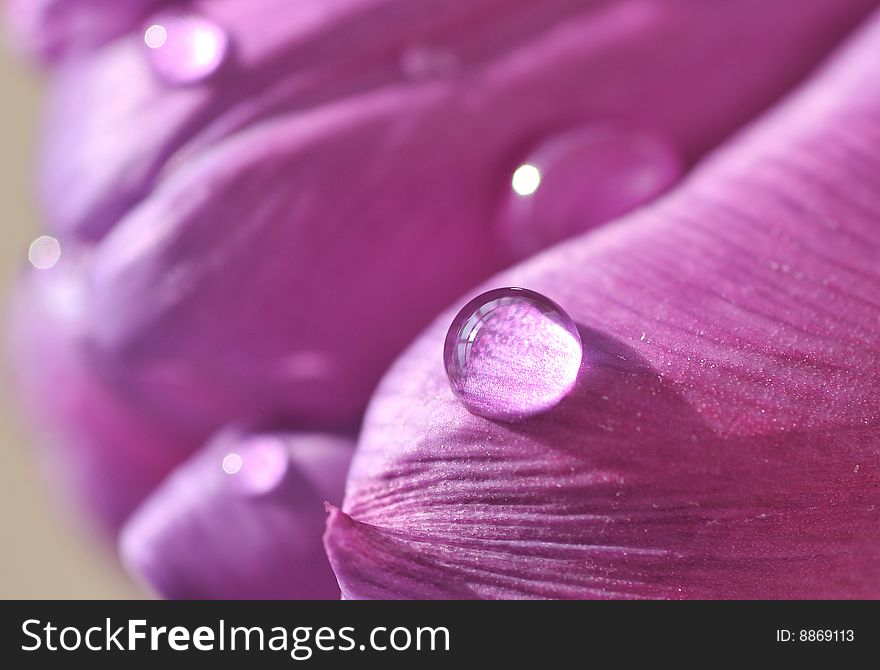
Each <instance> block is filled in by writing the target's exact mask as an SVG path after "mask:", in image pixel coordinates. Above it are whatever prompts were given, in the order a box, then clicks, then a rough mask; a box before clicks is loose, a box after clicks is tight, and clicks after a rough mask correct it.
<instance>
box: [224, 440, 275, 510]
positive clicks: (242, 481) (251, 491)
mask: <svg viewBox="0 0 880 670" xmlns="http://www.w3.org/2000/svg"><path fill="white" fill-rule="evenodd" d="M289 463H290V459H289V457H288V453H287V449H286V447H285V445H284V443H283V442H282V441H281V440H278V439H277V438H274V437H271V436H255V437H252V438H250V439H248V441H247V442H245V443H244V444H242V445H241V446H240V447H239V448H238V449H237V450H236V451H234V452H232V453H229V454H226V456H224V457H223V462H222V468H223V472H225V473H226V474H227V475H235V479H234V486H235V487H236V489H237V490H239V491H241V492H242V493H244V494H247V495H261V494H264V493H269V492H270V491H273V490H275V489H276V488H278V486H279V485H280V484H281V483H282V482H283V481H284V479H285V477H286V475H287V470H288V466H289Z"/></svg>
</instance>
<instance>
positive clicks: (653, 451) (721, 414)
mask: <svg viewBox="0 0 880 670" xmlns="http://www.w3.org/2000/svg"><path fill="white" fill-rule="evenodd" d="M878 53H880V14H878V15H876V16H875V17H874V18H873V19H871V20H870V21H868V22H867V23H866V25H865V26H864V28H863V29H862V30H861V31H860V32H859V34H858V35H856V36H855V37H854V38H853V41H852V42H851V43H849V44H847V45H846V46H845V48H843V49H842V51H840V52H839V53H837V54H836V55H835V57H834V58H833V60H832V62H831V63H830V64H829V65H828V66H827V67H825V68H823V69H822V70H821V72H820V73H819V74H817V75H816V76H815V77H814V78H813V79H812V80H811V81H810V83H809V84H808V85H807V86H806V87H805V88H803V89H802V90H800V91H798V92H797V93H796V94H794V95H793V96H792V97H790V99H788V100H787V101H786V102H785V103H784V104H782V105H781V106H780V107H779V108H778V109H776V110H774V111H773V112H772V113H771V114H769V115H768V116H766V117H765V118H762V119H761V120H760V121H758V122H756V123H755V124H754V125H753V126H751V127H750V128H749V129H748V130H746V131H745V132H743V133H741V134H739V135H738V136H737V137H735V138H733V139H732V140H731V141H730V142H728V143H727V144H725V146H724V147H722V148H721V149H720V150H719V151H718V152H716V153H715V154H713V155H712V156H711V157H709V158H707V159H706V160H705V161H704V162H703V163H702V164H701V165H700V166H699V168H698V169H697V170H695V172H694V173H693V174H692V175H691V177H690V178H689V179H688V180H687V181H686V182H685V183H683V184H682V185H681V186H680V187H678V188H676V189H675V190H674V191H673V192H672V193H671V194H669V195H668V196H667V197H665V198H663V199H661V200H659V201H658V202H656V203H655V204H653V205H651V206H649V207H646V208H644V209H643V210H641V211H639V212H637V213H634V214H632V215H631V216H629V217H625V218H623V219H620V220H618V221H615V222H614V223H612V224H609V225H608V226H607V227H605V228H603V229H602V230H601V231H597V232H596V233H594V234H588V235H584V236H582V237H580V238H577V239H576V240H574V241H572V242H570V243H568V244H565V245H562V246H559V247H556V248H554V249H552V250H551V251H548V252H546V253H544V254H541V255H539V256H537V257H535V258H534V259H532V260H530V261H528V262H526V263H524V264H522V265H519V266H516V267H515V268H513V269H511V270H510V271H508V272H505V273H504V274H502V275H500V276H497V277H495V278H493V279H491V280H490V281H489V282H488V283H487V284H486V285H485V287H484V288H490V287H497V286H510V285H512V286H524V287H528V288H530V289H533V290H535V291H538V292H539V293H541V294H544V295H546V296H548V297H550V298H552V299H553V300H554V301H556V303H558V304H559V305H560V306H561V308H562V309H564V310H565V311H566V312H567V314H568V315H569V316H570V317H571V318H572V319H573V320H574V321H575V323H576V324H577V325H578V327H579V329H580V334H581V338H582V341H583V352H584V363H583V366H582V369H581V373H580V378H579V386H578V387H577V388H576V389H575V390H574V391H573V392H572V393H571V395H569V396H567V397H566V398H565V399H564V400H562V401H561V403H559V404H558V405H557V406H556V407H555V408H553V409H550V410H548V411H546V412H544V413H542V414H539V415H538V416H534V417H531V418H529V419H527V420H525V421H521V422H516V423H513V422H505V421H497V420H490V419H487V418H483V417H481V416H476V415H474V414H471V413H469V412H468V410H467V409H466V408H465V406H464V405H463V404H462V403H461V402H460V401H459V399H458V398H457V397H456V396H455V395H454V394H453V393H452V391H451V390H450V389H449V384H448V381H447V379H446V374H445V372H444V367H443V363H442V358H441V355H440V351H441V349H442V343H443V338H444V336H445V335H446V329H447V328H448V326H449V324H450V322H451V321H452V317H453V315H454V312H449V313H446V314H443V315H442V316H440V317H438V319H437V320H436V321H435V322H434V324H433V325H432V326H431V327H430V328H429V329H428V330H427V332H426V333H425V334H424V335H423V336H422V337H421V338H419V339H418V341H417V342H416V343H415V344H414V345H413V346H412V347H411V348H410V349H409V351H408V352H407V353H406V354H405V355H404V356H403V357H402V358H401V359H400V360H399V361H398V362H397V363H396V364H395V365H394V367H393V368H392V369H391V371H390V372H389V374H388V375H387V376H386V378H385V379H384V381H383V382H382V384H381V386H380V389H379V391H378V392H377V394H376V396H375V398H374V400H373V403H372V405H371V407H370V409H369V411H368V415H367V420H366V424H365V427H364V430H363V434H362V437H361V440H360V444H359V447H358V452H357V455H356V457H355V460H354V462H353V464H352V469H351V472H350V475H349V481H348V489H347V495H346V500H345V505H344V507H343V509H344V510H345V512H342V511H340V510H334V511H333V512H332V513H331V517H330V521H329V526H328V531H327V535H326V546H327V550H328V553H329V556H330V559H331V562H332V564H333V567H334V570H335V571H336V574H337V577H338V578H339V582H340V585H341V588H342V593H343V595H344V596H345V597H346V598H513V597H518V598H519V597H522V598H644V597H650V598H877V597H880V576H878V573H877V569H876V566H877V561H878V559H880V530H878V529H880V526H878V519H880V468H878V466H877V464H878V455H880V391H878V389H880V304H878V297H880V264H878V258H880V225H878V224H880V181H878V175H880V60H878V58H877V54H878ZM473 292H474V293H479V292H480V289H475V290H474V291H473ZM486 327H491V324H490V325H487V326H486ZM504 327H506V326H504ZM519 327H520V328H521V329H522V330H523V332H524V333H527V332H528V330H527V329H528V324H527V323H525V322H524V323H523V324H522V325H521V326H519ZM517 332H518V331H517V327H516V324H514V327H511V328H507V330H505V331H504V335H505V336H506V337H507V338H508V340H509V339H515V338H516V337H517ZM520 336H521V337H523V336H524V335H520ZM530 346H531V350H532V351H537V352H538V353H539V354H540V353H541V352H542V350H541V347H542V346H547V347H550V346H553V344H552V342H549V343H544V342H537V343H530ZM536 355H537V354H536ZM511 365H512V367H513V369H514V370H516V369H518V368H516V367H515V366H514V362H512V363H511ZM517 381H518V382H519V384H520V385H521V386H522V387H524V388H527V389H531V388H533V386H532V385H534V384H535V381H534V380H533V379H532V378H530V377H528V376H522V377H521V378H520V379H518V380H517V379H514V380H513V382H517ZM535 392H537V390H536V391H535ZM487 393H488V391H487ZM493 399H494V400H495V401H496V402H503V400H504V398H503V397H502V398H497V397H495V398H493Z"/></svg>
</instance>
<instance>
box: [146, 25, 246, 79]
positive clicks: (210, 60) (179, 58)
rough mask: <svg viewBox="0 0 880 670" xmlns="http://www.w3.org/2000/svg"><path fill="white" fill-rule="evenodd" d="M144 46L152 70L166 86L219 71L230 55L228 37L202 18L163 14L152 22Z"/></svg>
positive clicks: (218, 26)
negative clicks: (166, 83)
mask: <svg viewBox="0 0 880 670" xmlns="http://www.w3.org/2000/svg"><path fill="white" fill-rule="evenodd" d="M144 44H145V45H146V47H147V58H148V59H149V62H150V66H151V67H152V68H153V71H154V72H155V73H156V74H157V75H159V76H160V77H161V78H162V79H163V80H165V81H166V82H168V83H169V84H173V85H185V84H194V83H197V82H200V81H203V80H204V79H207V78H208V77H210V76H211V75H212V74H214V73H215V72H217V70H219V69H220V66H221V65H222V64H223V62H224V61H225V60H226V56H227V54H228V52H229V35H228V33H227V32H226V30H224V29H223V28H222V27H221V26H220V25H219V24H217V23H216V22H215V21H213V20H211V19H209V18H207V17H205V16H202V15H199V14H195V13H192V12H175V11H166V12H162V13H160V14H157V15H156V16H154V17H153V18H152V19H151V21H150V22H149V27H147V29H146V30H145V31H144Z"/></svg>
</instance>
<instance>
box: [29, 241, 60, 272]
mask: <svg viewBox="0 0 880 670" xmlns="http://www.w3.org/2000/svg"><path fill="white" fill-rule="evenodd" d="M60 258H61V245H60V244H59V243H58V240H56V239H55V238H54V237H50V236H49V235H41V236H40V237H38V238H37V239H35V240H34V241H33V242H31V246H30V248H29V249H28V260H29V261H30V263H31V265H33V266H34V267H35V268H37V270H48V269H50V268H53V267H55V264H56V263H58V261H59V259H60Z"/></svg>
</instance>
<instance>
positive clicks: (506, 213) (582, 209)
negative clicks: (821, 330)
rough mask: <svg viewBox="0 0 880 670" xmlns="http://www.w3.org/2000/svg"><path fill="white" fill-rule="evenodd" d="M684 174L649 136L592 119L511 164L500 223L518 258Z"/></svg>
mask: <svg viewBox="0 0 880 670" xmlns="http://www.w3.org/2000/svg"><path fill="white" fill-rule="evenodd" d="M682 172H683V166H682V161H681V159H680V157H679V155H678V152H677V151H675V149H674V148H673V147H672V146H670V144H669V143H668V142H666V141H664V140H663V139H662V138H660V137H657V136H656V135H654V134H652V133H648V132H644V131H638V130H633V129H623V128H619V127H616V126H611V125H603V124H594V125H588V126H582V127H579V128H574V129H570V130H567V131H564V132H561V133H557V134H556V135H553V136H551V137H548V138H547V139H545V140H544V141H543V142H541V143H540V144H539V145H538V146H537V147H536V148H535V149H534V151H532V152H531V154H529V155H528V156H526V157H525V159H524V160H523V161H522V162H521V163H520V165H519V166H517V167H516V168H515V170H514V172H513V174H512V177H511V180H510V185H511V190H510V195H509V196H508V198H507V201H506V202H505V204H504V206H503V207H502V209H501V213H500V221H499V229H500V235H501V237H502V241H503V244H504V245H505V247H507V250H508V254H509V257H510V260H519V259H521V258H525V257H527V256H530V255H532V254H534V253H535V252H537V251H540V250H542V249H545V248H546V247H548V246H551V245H553V244H556V243H558V242H561V241H563V240H565V239H567V238H569V237H572V236H574V235H578V234H580V233H582V232H584V231H586V230H589V229H590V228H593V227H595V226H597V225H599V224H602V223H605V222H606V221H609V220H611V219H614V218H616V217H618V216H622V215H623V214H626V213H627V212H629V211H631V210H633V209H635V208H636V207H638V206H640V205H644V204H646V203H648V202H650V201H651V200H653V199H654V198H656V197H657V196H659V195H660V194H662V193H663V192H664V191H666V190H667V189H669V187H670V186H672V185H673V184H674V183H675V182H676V181H677V180H678V179H679V178H680V176H681V174H682Z"/></svg>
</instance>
